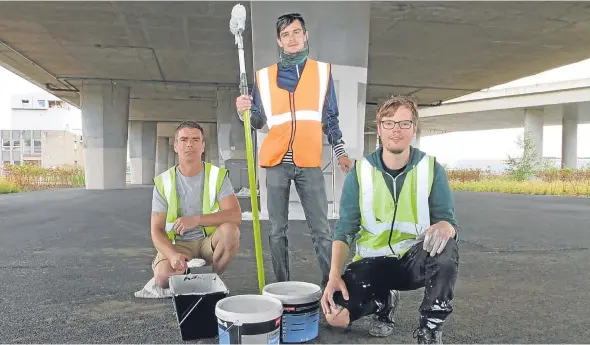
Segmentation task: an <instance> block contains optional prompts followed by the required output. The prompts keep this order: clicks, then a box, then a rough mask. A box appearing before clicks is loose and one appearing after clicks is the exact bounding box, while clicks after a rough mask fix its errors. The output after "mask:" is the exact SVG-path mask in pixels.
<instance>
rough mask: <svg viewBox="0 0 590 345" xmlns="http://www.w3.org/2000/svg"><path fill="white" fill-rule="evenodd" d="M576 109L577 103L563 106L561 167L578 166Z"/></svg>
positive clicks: (577, 107) (573, 167)
mask: <svg viewBox="0 0 590 345" xmlns="http://www.w3.org/2000/svg"><path fill="white" fill-rule="evenodd" d="M578 109H579V105H578V104H577V103H573V104H566V105H564V107H563V117H562V127H561V167H562V168H572V169H576V168H577V167H578Z"/></svg>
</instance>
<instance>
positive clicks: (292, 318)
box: [262, 281, 322, 343]
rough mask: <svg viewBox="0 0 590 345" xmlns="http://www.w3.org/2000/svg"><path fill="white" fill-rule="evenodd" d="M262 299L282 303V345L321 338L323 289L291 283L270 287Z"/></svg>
mask: <svg viewBox="0 0 590 345" xmlns="http://www.w3.org/2000/svg"><path fill="white" fill-rule="evenodd" d="M262 295H264V296H268V297H273V298H276V299H278V300H279V301H281V303H283V317H282V321H281V343H302V342H306V341H310V340H312V339H315V338H316V337H317V336H318V331H319V324H320V299H321V297H322V296H321V289H320V287H319V286H318V285H315V284H311V283H306V282H298V281H288V282H279V283H273V284H269V285H267V286H265V287H264V289H262Z"/></svg>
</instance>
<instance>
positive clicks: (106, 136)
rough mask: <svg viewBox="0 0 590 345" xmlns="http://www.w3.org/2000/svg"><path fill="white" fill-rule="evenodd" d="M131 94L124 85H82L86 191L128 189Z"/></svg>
mask: <svg viewBox="0 0 590 345" xmlns="http://www.w3.org/2000/svg"><path fill="white" fill-rule="evenodd" d="M129 92H130V88H129V87H128V86H124V85H122V84H114V83H113V84H101V85H91V84H83V86H82V95H81V105H82V107H81V110H82V111H81V112H82V132H83V133H84V134H83V135H84V172H85V178H86V189H121V188H125V185H126V180H127V178H126V175H127V138H128V130H129V128H128V121H129Z"/></svg>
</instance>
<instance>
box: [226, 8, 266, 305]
mask: <svg viewBox="0 0 590 345" xmlns="http://www.w3.org/2000/svg"><path fill="white" fill-rule="evenodd" d="M245 23H246V9H245V8H244V6H242V5H240V4H237V5H235V6H234V8H233V9H232V12H231V20H230V22H229V28H230V31H231V32H232V33H233V34H234V37H235V39H236V45H237V46H238V59H239V61H240V93H241V94H242V96H247V95H248V94H249V93H248V80H247V77H246V66H245V62H244V42H243V39H242V32H243V30H244V29H245V26H246V24H245ZM250 115H251V114H250V110H247V111H245V112H244V116H243V117H244V136H245V139H246V157H247V161H248V182H249V185H250V204H251V205H252V225H253V229H254V247H255V249H256V269H257V271H258V289H259V290H260V293H262V289H263V288H264V286H265V285H266V283H265V279H264V278H265V277H264V261H263V253H262V240H261V236H260V218H259V214H258V188H257V187H256V174H255V167H254V148H253V143H252V126H251V124H250Z"/></svg>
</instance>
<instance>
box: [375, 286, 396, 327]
mask: <svg viewBox="0 0 590 345" xmlns="http://www.w3.org/2000/svg"><path fill="white" fill-rule="evenodd" d="M399 298H400V294H399V291H397V290H391V291H390V294H389V296H388V298H387V302H386V303H385V304H384V303H382V302H379V301H376V303H377V305H379V310H377V312H376V313H375V315H373V319H372V320H371V325H370V328H369V334H370V335H372V336H374V337H387V336H390V335H392V334H393V329H394V326H395V319H394V315H395V311H396V310H397V306H398V304H399Z"/></svg>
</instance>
